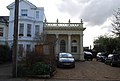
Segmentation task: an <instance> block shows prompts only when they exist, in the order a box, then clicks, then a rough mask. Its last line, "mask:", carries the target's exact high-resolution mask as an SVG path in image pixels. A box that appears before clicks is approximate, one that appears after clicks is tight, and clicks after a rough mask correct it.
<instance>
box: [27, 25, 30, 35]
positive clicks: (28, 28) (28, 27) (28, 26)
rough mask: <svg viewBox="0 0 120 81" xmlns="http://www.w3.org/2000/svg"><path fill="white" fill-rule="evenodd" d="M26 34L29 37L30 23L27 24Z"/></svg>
mask: <svg viewBox="0 0 120 81" xmlns="http://www.w3.org/2000/svg"><path fill="white" fill-rule="evenodd" d="M27 36H28V37H31V24H27Z"/></svg>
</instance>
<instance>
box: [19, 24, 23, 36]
mask: <svg viewBox="0 0 120 81" xmlns="http://www.w3.org/2000/svg"><path fill="white" fill-rule="evenodd" d="M19 36H24V23H19Z"/></svg>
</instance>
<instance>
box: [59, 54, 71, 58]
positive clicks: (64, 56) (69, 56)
mask: <svg viewBox="0 0 120 81" xmlns="http://www.w3.org/2000/svg"><path fill="white" fill-rule="evenodd" d="M60 58H72V55H71V54H69V53H64V54H60Z"/></svg>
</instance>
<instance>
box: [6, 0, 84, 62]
mask: <svg viewBox="0 0 120 81" xmlns="http://www.w3.org/2000/svg"><path fill="white" fill-rule="evenodd" d="M7 8H8V9H9V10H10V17H9V30H8V42H9V45H10V46H12V45H13V33H14V10H15V3H14V2H13V3H12V4H10V5H8V6H7ZM44 19H45V15H44V8H43V7H36V6H35V5H33V4H32V3H30V2H29V1H27V0H19V24H18V50H19V52H21V49H22V50H25V51H23V52H25V53H27V51H29V50H33V49H34V47H35V45H36V41H35V38H36V37H37V36H38V35H40V34H41V33H43V32H44V33H45V35H46V37H45V38H46V40H48V41H50V40H52V39H53V38H54V39H55V40H53V41H54V44H55V45H54V49H55V51H54V54H58V53H59V52H69V53H72V54H73V56H74V57H75V59H77V60H84V54H83V31H84V30H85V28H84V27H83V21H82V19H81V21H80V22H79V23H71V21H70V20H69V21H68V22H67V23H60V22H59V21H58V19H57V21H56V22H47V21H46V19H45V21H44ZM25 53H19V56H20V57H23V56H25Z"/></svg>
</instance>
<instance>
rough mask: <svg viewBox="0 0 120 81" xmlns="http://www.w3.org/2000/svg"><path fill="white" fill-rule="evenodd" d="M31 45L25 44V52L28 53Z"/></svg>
mask: <svg viewBox="0 0 120 81" xmlns="http://www.w3.org/2000/svg"><path fill="white" fill-rule="evenodd" d="M30 48H31V45H30V44H27V45H26V53H30V51H31V49H30Z"/></svg>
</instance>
